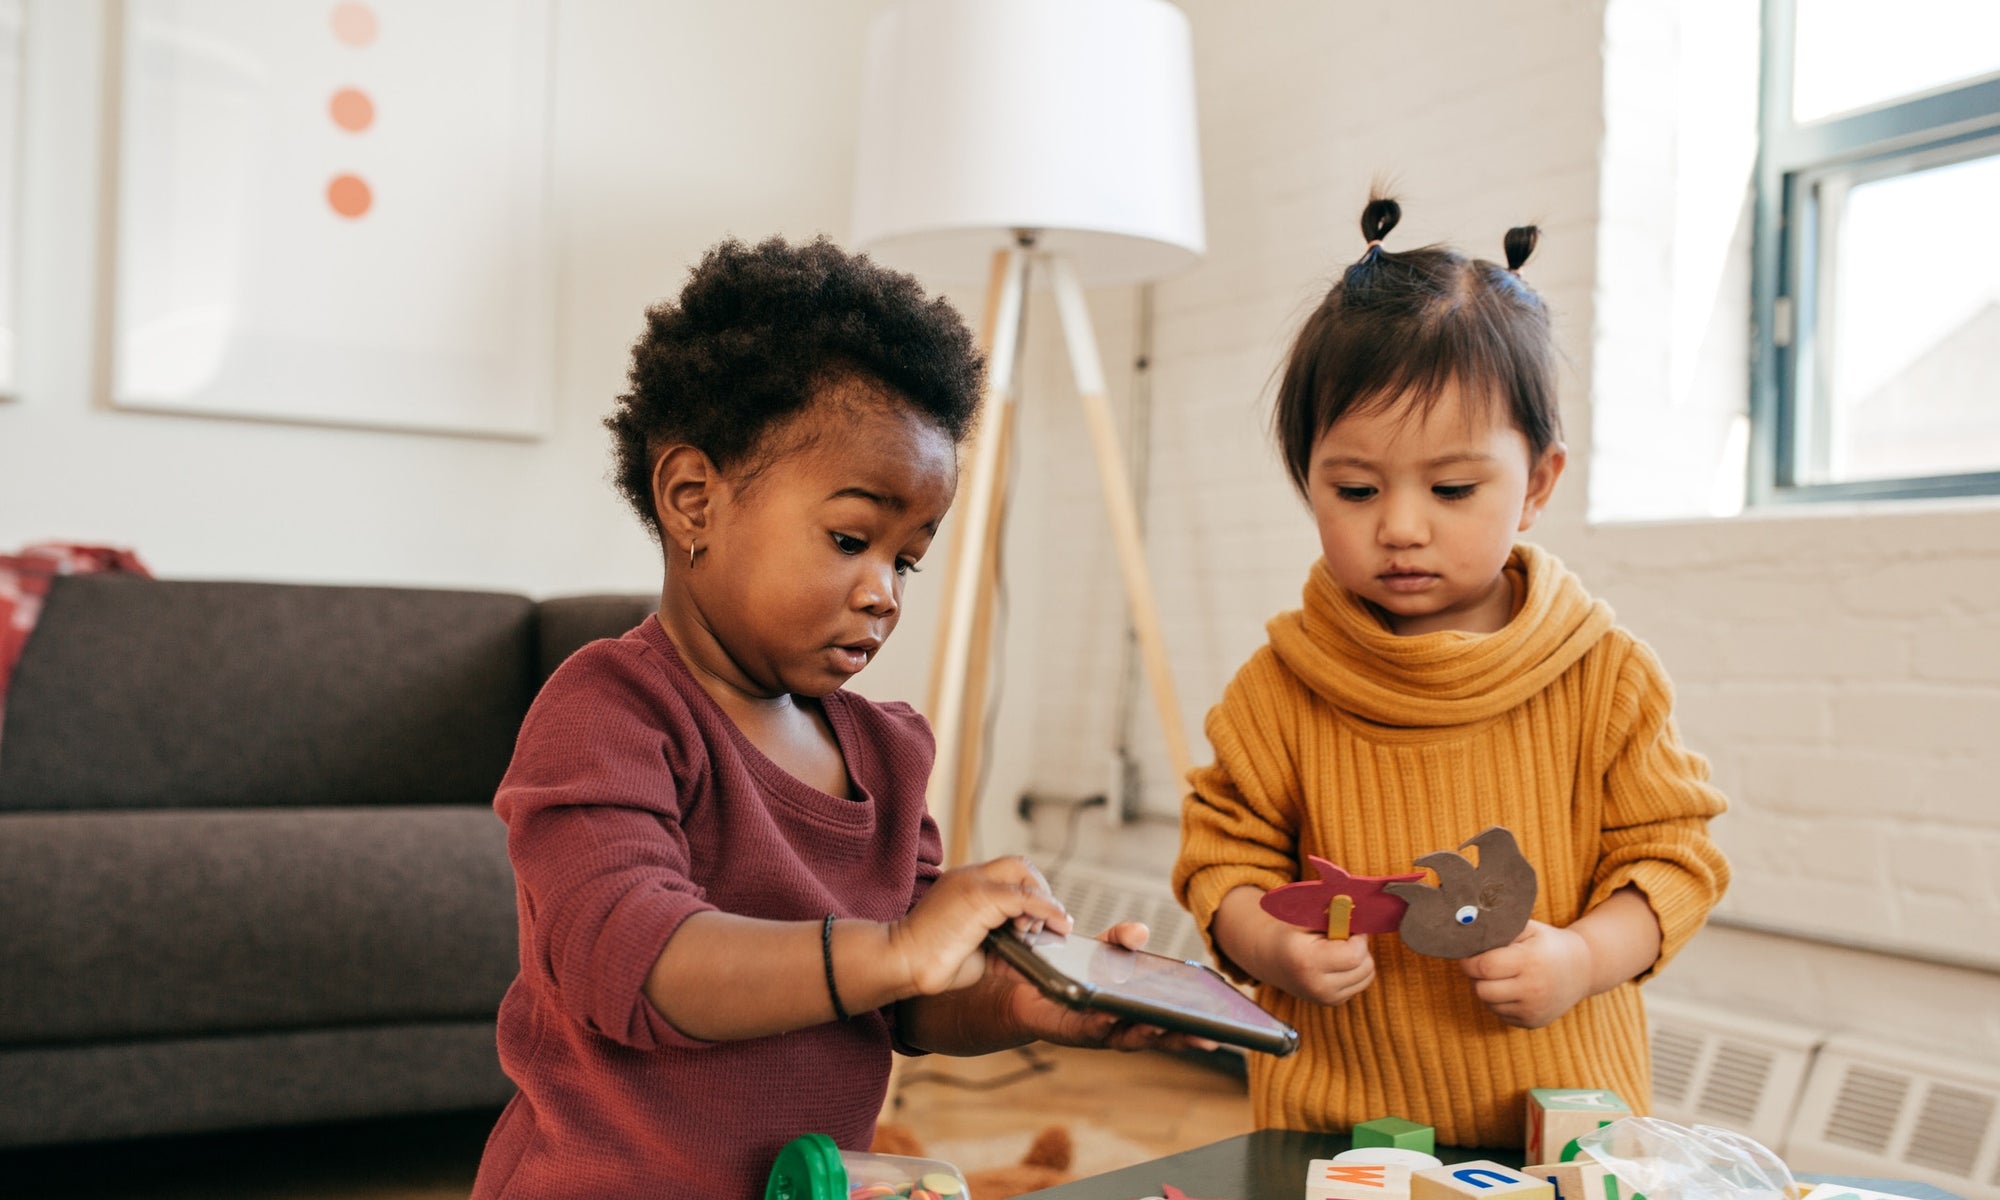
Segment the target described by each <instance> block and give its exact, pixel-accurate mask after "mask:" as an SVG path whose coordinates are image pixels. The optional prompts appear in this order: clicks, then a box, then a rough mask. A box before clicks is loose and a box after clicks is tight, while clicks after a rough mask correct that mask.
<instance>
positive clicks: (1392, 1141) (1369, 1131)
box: [1349, 1117, 1437, 1154]
mask: <svg viewBox="0 0 2000 1200" xmlns="http://www.w3.org/2000/svg"><path fill="white" fill-rule="evenodd" d="M1349 1133H1350V1134H1351V1136H1352V1137H1353V1139H1354V1144H1355V1145H1356V1146H1394V1147H1396V1148H1397V1149H1399V1150H1421V1151H1423V1152H1424V1153H1425V1154H1435V1153H1437V1131H1436V1130H1434V1129H1432V1128H1431V1127H1430V1126H1428V1125H1419V1124H1417V1123H1416V1122H1415V1121H1406V1120H1404V1119H1403V1118H1402V1117H1377V1118H1375V1119H1374V1120H1372V1121H1363V1122H1361V1123H1360V1124H1359V1125H1356V1126H1355V1127H1354V1128H1353V1129H1352V1130H1350V1131H1349Z"/></svg>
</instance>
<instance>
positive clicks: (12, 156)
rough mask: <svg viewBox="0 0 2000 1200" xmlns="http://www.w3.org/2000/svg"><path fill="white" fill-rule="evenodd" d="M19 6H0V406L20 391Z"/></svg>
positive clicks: (2, 2)
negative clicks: (16, 352) (17, 359)
mask: <svg viewBox="0 0 2000 1200" xmlns="http://www.w3.org/2000/svg"><path fill="white" fill-rule="evenodd" d="M23 7H24V6H23V3H22V0H0V400H12V399H13V398H14V394H15V392H16V390H17V388H18V387H19V384H18V382H17V380H18V377H17V376H16V374H15V370H14V347H15V345H16V344H17V342H18V338H17V337H16V323H15V322H16V318H17V314H18V313H19V311H20V300H19V295H20V257H19V256H20V245H21V237H20V225H19V221H20V212H21V209H20V195H21V109H22V104H21V87H22V79H23V72H22V70H21V55H22V51H23V49H24V46H25V43H24V40H23V35H24V34H25V33H26V30H25V29H23V27H22V24H23V22H22V17H23Z"/></svg>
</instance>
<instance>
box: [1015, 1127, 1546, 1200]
mask: <svg viewBox="0 0 2000 1200" xmlns="http://www.w3.org/2000/svg"><path fill="white" fill-rule="evenodd" d="M1353 1144H1354V1143H1353V1142H1352V1141H1351V1140H1350V1139H1349V1138H1348V1136H1347V1135H1346V1134H1344V1133H1306V1132H1303V1131H1301V1130H1297V1129H1260V1130H1258V1131H1257V1132H1255V1133H1245V1134H1241V1135H1239V1136H1237V1137H1233V1138H1226V1139H1224V1140H1223V1141H1220V1142H1215V1143H1212V1144H1210V1145H1207V1146H1201V1147H1198V1148H1196V1149H1193V1150H1183V1151H1181V1152H1180V1153H1179V1154H1169V1155H1167V1156H1166V1157H1165V1158H1156V1159H1153V1160H1152V1161H1150V1162H1143V1163H1140V1164H1138V1165H1137V1166H1132V1167H1126V1168H1124V1169H1123V1170H1120V1171H1106V1172H1105V1173H1104V1174H1102V1175H1093V1176H1091V1177H1090V1178H1088V1179H1077V1180H1072V1181H1071V1182H1069V1183H1065V1184H1063V1185H1061V1186H1060V1187H1052V1188H1045V1189H1043V1190H1042V1191H1039V1192H1030V1193H1028V1196H1031V1197H1033V1200H1139V1197H1141V1196H1159V1195H1163V1194H1164V1193H1162V1192H1161V1190H1160V1188H1161V1185H1163V1184H1169V1183H1171V1184H1173V1185H1174V1186H1175V1187H1177V1188H1179V1189H1180V1190H1181V1191H1183V1192H1185V1193H1186V1194H1187V1195H1188V1197H1189V1200H1299V1198H1300V1197H1302V1196H1304V1195H1305V1194H1306V1167H1307V1165H1308V1164H1310V1163H1311V1162H1312V1160H1314V1159H1316V1158H1332V1157H1333V1156H1334V1155H1336V1154H1338V1153H1340V1152H1341V1151H1342V1150H1345V1149H1347V1148H1348V1147H1350V1146H1352V1145H1353ZM1437 1156H1438V1157H1439V1158H1441V1159H1443V1160H1444V1161H1446V1162H1469V1161H1471V1160H1472V1159H1475V1158H1490V1159H1492V1160H1493V1161H1494V1162H1498V1163H1505V1164H1506V1165H1508V1166H1510V1167H1518V1166H1520V1165H1521V1152H1520V1151H1519V1150H1518V1149H1516V1150H1479V1149H1472V1150H1467V1149H1460V1148H1457V1147H1453V1146H1439V1147H1438V1149H1437ZM1023 1200H1027V1198H1026V1197H1023Z"/></svg>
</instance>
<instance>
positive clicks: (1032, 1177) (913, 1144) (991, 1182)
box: [869, 1121, 1074, 1200]
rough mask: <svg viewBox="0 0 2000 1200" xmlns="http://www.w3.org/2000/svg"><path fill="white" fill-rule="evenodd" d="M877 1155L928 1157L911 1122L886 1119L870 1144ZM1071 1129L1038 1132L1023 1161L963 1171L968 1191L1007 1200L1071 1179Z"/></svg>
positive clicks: (978, 1198) (977, 1198) (981, 1199)
mask: <svg viewBox="0 0 2000 1200" xmlns="http://www.w3.org/2000/svg"><path fill="white" fill-rule="evenodd" d="M869 1148H870V1149H872V1150H873V1151H875V1153H877V1154H904V1155H908V1156H910V1157H912V1158H927V1157H929V1156H928V1155H926V1154H925V1153H924V1145H923V1143H922V1142H921V1141H918V1140H917V1135H916V1134H915V1133H913V1132H911V1131H910V1127H909V1126H907V1125H898V1124H895V1123H894V1122H889V1121H885V1122H883V1123H882V1124H880V1125H877V1126H876V1127H875V1144H874V1145H873V1146H871V1147H869ZM1073 1152H1074V1151H1073V1147H1072V1146H1071V1145H1070V1140H1069V1130H1068V1129H1067V1128H1066V1127H1064V1126H1061V1125H1051V1126H1049V1127H1048V1128H1046V1129H1044V1130H1042V1131H1041V1132H1040V1133H1038V1134H1036V1135H1035V1140H1034V1143H1033V1144H1032V1145H1030V1146H1029V1147H1028V1152H1027V1153H1026V1154H1024V1155H1022V1156H1021V1161H1020V1162H1017V1163H1015V1164H1013V1165H1012V1166H1006V1167H986V1168H984V1169H980V1170H965V1168H964V1167H963V1166H961V1167H960V1170H961V1171H964V1174H965V1184H966V1190H967V1191H968V1192H969V1193H970V1194H971V1195H972V1196H973V1197H974V1200H1007V1197H1009V1196H1019V1195H1021V1194H1022V1193H1023V1192H1038V1191H1040V1190H1041V1189H1043V1188H1051V1187H1054V1186H1055V1185H1057V1184H1059V1183H1068V1182H1069V1180H1070V1173H1069V1164H1070V1158H1071V1156H1072V1154H1073Z"/></svg>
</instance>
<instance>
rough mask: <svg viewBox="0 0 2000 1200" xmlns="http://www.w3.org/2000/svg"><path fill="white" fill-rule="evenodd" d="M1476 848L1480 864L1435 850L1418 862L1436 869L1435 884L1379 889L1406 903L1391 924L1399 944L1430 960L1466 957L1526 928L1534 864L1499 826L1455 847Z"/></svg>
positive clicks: (1508, 939)
mask: <svg viewBox="0 0 2000 1200" xmlns="http://www.w3.org/2000/svg"><path fill="white" fill-rule="evenodd" d="M1467 846H1477V847H1479V865H1478V866H1476V867H1475V866H1473V865H1472V863H1471V862H1470V861H1469V860H1468V859H1466V858H1465V856H1463V855H1460V854H1454V853H1452V852H1451V851H1449V850H1437V851H1433V852H1432V853H1430V854H1426V855H1424V856H1423V857H1422V858H1420V859H1418V860H1417V865H1418V866H1420V867H1429V868H1430V869H1431V870H1433V871H1436V872H1437V877H1438V882H1437V886H1436V887H1432V886H1431V885H1430V884H1428V883H1391V884H1386V885H1384V887H1383V890H1384V891H1387V892H1389V893H1391V894H1393V895H1396V896H1401V897H1402V898H1403V899H1404V900H1406V901H1408V902H1409V905H1410V907H1409V909H1408V910H1407V911H1405V912H1404V913H1403V920H1402V923H1401V924H1400V925H1398V926H1397V927H1396V932H1397V933H1398V934H1400V935H1401V936H1402V939H1403V944H1404V945H1406V946H1408V947H1409V948H1410V949H1412V950H1415V951H1416V952H1417V953H1419V954H1428V955H1431V956H1432V957H1434V958H1470V957H1472V956H1473V955H1475V954H1484V953H1485V952H1486V951H1488V950H1494V949H1498V948H1499V947H1501V946H1505V945H1507V944H1508V943H1509V942H1512V941H1513V940H1514V939H1515V938H1517V937H1519V936H1520V935H1521V931H1522V930H1523V929H1526V928H1527V927H1528V917H1529V914H1531V913H1532V912H1533V911H1534V908H1535V890H1536V882H1535V868H1534V867H1533V866H1532V865H1530V864H1529V862H1528V860H1527V859H1525V858H1523V857H1521V847H1520V845H1519V844H1518V843H1516V842H1515V841H1514V834H1513V832H1512V831H1511V830H1509V829H1508V828H1507V827H1506V826H1504V825H1495V826H1492V827H1491V828H1489V829H1486V830H1483V831H1481V832H1480V833H1479V834H1477V835H1476V836H1474V837H1473V838H1472V840H1470V841H1468V842H1462V843H1460V845H1459V849H1460V850H1463V849H1465V847H1467Z"/></svg>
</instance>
